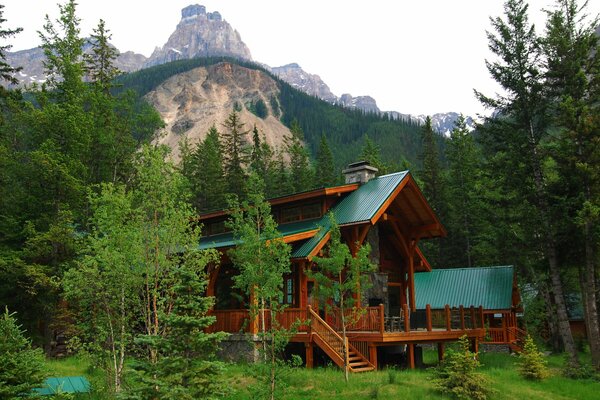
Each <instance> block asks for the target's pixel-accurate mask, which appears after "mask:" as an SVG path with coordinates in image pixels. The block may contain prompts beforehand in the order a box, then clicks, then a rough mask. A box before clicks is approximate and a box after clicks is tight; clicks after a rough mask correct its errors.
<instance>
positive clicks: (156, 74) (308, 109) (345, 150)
mask: <svg viewBox="0 0 600 400" xmlns="http://www.w3.org/2000/svg"><path fill="white" fill-rule="evenodd" d="M220 63H225V64H232V72H231V73H229V72H227V69H226V68H215V69H214V70H212V71H213V75H211V76H212V77H211V78H210V80H209V81H208V82H207V83H206V84H205V86H206V87H205V88H203V90H205V92H203V94H202V95H201V96H200V95H198V94H197V93H196V92H194V90H195V89H194V90H192V87H197V85H198V83H197V82H199V81H201V80H202V79H205V78H203V77H194V76H193V75H191V76H189V77H187V78H184V77H183V76H182V77H180V78H177V85H174V83H173V84H169V85H166V86H165V87H164V89H165V93H166V92H169V93H170V94H169V95H168V96H167V98H170V99H171V100H169V99H167V101H166V102H162V101H157V100H159V99H156V98H155V95H153V94H151V92H153V91H154V90H155V89H156V88H157V87H159V86H160V85H161V84H162V83H163V82H165V81H169V80H170V79H171V78H174V77H175V76H177V75H180V74H183V75H185V73H186V72H188V71H191V70H193V69H195V68H198V67H206V68H208V69H210V68H209V67H211V66H213V65H217V64H220ZM238 67H239V68H238ZM243 69H247V70H252V71H255V72H248V71H243ZM217 72H219V73H220V74H217ZM256 73H260V75H264V76H265V77H262V76H261V77H260V78H259V77H257V76H255V74H256ZM236 74H237V75H236ZM207 76H208V75H207ZM246 76H255V78H253V79H254V80H253V81H252V82H253V83H252V85H254V86H253V87H254V88H250V89H249V93H246V94H243V95H242V94H237V95H236V94H235V93H238V90H239V89H240V88H241V87H242V86H244V85H240V84H239V83H238V82H237V80H238V79H239V80H240V81H241V82H244V81H245V80H246V79H247V78H245V77H246ZM266 77H268V78H269V79H270V80H272V81H274V82H275V83H276V86H277V90H275V89H273V87H272V86H271V84H270V83H269V84H266V83H265V82H268V81H269V80H268V79H267V78H266ZM233 78H235V80H233V81H232V79H233ZM259 81H260V82H263V84H260V85H258V82H259ZM173 82H175V81H173ZM119 83H121V84H122V88H121V90H125V89H133V90H135V91H136V92H137V93H139V95H146V94H147V97H146V98H147V99H148V100H149V101H150V102H152V103H153V104H155V105H156V106H157V107H159V110H158V111H159V112H160V113H161V115H163V118H165V119H166V120H167V122H168V124H169V125H168V128H167V134H168V135H173V134H176V133H177V132H179V133H178V134H179V135H183V134H186V132H188V131H187V130H185V127H186V126H189V125H190V124H189V123H186V116H187V117H188V118H189V119H190V120H191V121H192V122H193V124H194V127H198V130H199V133H198V135H202V134H203V132H202V128H200V127H201V126H204V127H208V126H210V125H211V124H212V123H213V122H216V123H217V126H218V127H219V126H220V122H222V121H215V119H214V118H215V117H213V119H212V120H211V119H209V120H207V121H202V122H201V121H200V117H199V116H200V115H203V114H204V115H209V114H210V115H218V114H219V113H220V114H219V115H226V114H227V113H229V112H231V110H232V104H233V103H232V101H233V102H235V99H238V101H239V102H240V104H241V106H242V107H243V108H242V112H243V113H244V117H251V116H253V115H250V114H247V113H246V111H248V104H247V103H248V102H252V101H256V100H257V99H258V98H259V97H260V98H261V99H262V100H263V101H264V102H265V103H266V105H267V106H268V107H267V108H268V113H269V116H268V117H267V118H265V121H267V122H268V121H273V119H274V120H280V121H281V122H283V124H284V125H285V126H288V127H289V126H290V124H291V122H292V121H293V120H294V119H296V120H297V121H298V122H299V124H300V126H301V127H302V129H303V130H304V136H305V141H306V143H307V145H308V147H309V149H310V151H311V152H312V153H313V154H315V152H316V149H317V146H318V143H319V140H320V137H321V135H322V134H324V135H325V136H326V137H327V139H328V141H329V144H330V147H331V148H332V151H333V153H334V157H335V160H336V165H337V166H338V167H339V168H340V169H341V167H343V166H344V165H345V164H347V163H349V162H352V161H356V160H357V158H358V155H359V153H360V149H361V147H362V145H363V143H364V136H365V134H367V135H369V137H370V138H371V139H372V140H373V141H374V142H375V143H377V144H379V145H380V147H381V149H382V156H383V158H384V160H386V161H388V162H390V163H394V164H395V165H396V166H398V168H400V167H401V166H400V163H402V161H403V159H406V160H408V161H409V162H410V163H412V164H413V165H418V164H419V160H418V155H419V154H420V151H421V139H420V126H419V125H418V124H417V123H415V122H412V121H403V120H394V119H391V118H389V117H388V116H387V115H378V114H365V113H364V112H362V111H360V110H352V109H348V108H344V107H341V106H337V105H332V104H329V103H327V102H325V101H323V100H320V99H318V98H316V97H313V96H310V95H308V94H306V93H303V92H301V91H299V90H297V89H296V88H294V87H292V86H291V85H289V84H288V83H286V82H284V81H283V80H281V79H279V78H277V77H276V76H274V75H272V74H271V73H270V72H268V71H267V70H266V69H265V68H263V67H261V66H258V65H256V64H252V63H250V62H244V61H240V60H235V59H229V58H201V59H192V60H179V61H176V62H172V63H168V64H163V65H158V66H154V67H151V68H148V69H144V70H141V71H137V72H135V73H132V74H128V75H126V76H123V77H121V78H119ZM171 85H173V86H171ZM257 86H261V87H262V89H261V90H258V91H257V89H256V87H257ZM184 88H185V89H184ZM215 93H219V94H218V97H217V98H216V100H218V101H217V102H216V103H214V102H212V100H211V99H212V97H211V96H216V94H215ZM179 94H181V96H180V97H179V98H178V100H177V101H175V100H174V98H175V97H176V96H177V95H179ZM275 94H276V96H275V97H272V96H273V95H275ZM194 96H196V97H194ZM255 96H258V97H255ZM270 96H271V97H270ZM269 97H270V98H269ZM209 100H210V101H209ZM267 100H268V101H267ZM167 103H169V104H170V105H169V106H168V107H167V105H166V104H167ZM174 104H175V105H177V107H175V106H174ZM215 104H217V105H215ZM273 104H277V106H276V107H277V108H279V112H277V111H278V110H273ZM180 106H181V108H179V107H180ZM162 107H164V108H162ZM211 107H216V108H219V109H220V108H222V107H224V109H223V110H222V111H218V112H217V111H214V113H213V111H207V110H208V109H210V108H211ZM194 108H198V110H193V109H194ZM190 111H193V113H192V114H189V115H188V113H189V112H190ZM211 113H213V114H211ZM279 113H281V114H280V117H279V118H277V115H278V114H279ZM179 120H181V122H180V123H179V124H176V121H179ZM253 121H254V120H251V121H250V120H246V119H244V122H246V124H247V125H246V127H247V128H249V129H251V128H252V126H251V124H253V123H254V122H253ZM257 122H260V121H257ZM269 123H273V124H274V122H269ZM257 125H258V124H257ZM268 126H269V124H266V126H264V128H262V129H264V133H265V135H267V140H269V141H270V142H271V143H277V141H278V140H280V139H277V138H270V137H269V136H270V131H269V130H268ZM173 127H175V131H173ZM190 133H191V132H190ZM190 133H188V134H190ZM194 135H196V133H194V134H193V135H192V136H194ZM176 137H177V136H170V138H169V139H164V142H165V143H169V144H170V145H172V146H173V145H174V142H176V140H175V138H176ZM194 137H196V136H194ZM197 137H200V136H197Z"/></svg>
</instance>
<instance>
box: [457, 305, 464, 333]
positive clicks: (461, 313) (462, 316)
mask: <svg viewBox="0 0 600 400" xmlns="http://www.w3.org/2000/svg"><path fill="white" fill-rule="evenodd" d="M458 310H459V312H460V330H461V331H464V330H465V308H464V307H463V306H462V304H461V305H460V306H459V307H458Z"/></svg>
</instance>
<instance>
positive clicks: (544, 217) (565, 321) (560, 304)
mask: <svg viewBox="0 0 600 400" xmlns="http://www.w3.org/2000/svg"><path fill="white" fill-rule="evenodd" d="M529 150H530V157H531V165H532V169H533V181H534V185H535V198H536V203H537V206H538V210H539V213H540V217H541V218H540V223H541V224H540V225H541V226H540V229H541V232H540V233H541V237H542V238H544V239H545V243H544V250H545V255H546V258H547V259H548V267H549V272H550V283H551V286H550V287H551V290H552V293H553V294H554V304H555V305H556V317H557V325H558V333H559V334H560V337H561V340H562V342H563V345H564V346H565V350H566V351H567V353H568V354H569V362H570V363H571V366H573V367H579V358H578V356H577V349H576V348H575V342H574V341H573V335H572V334H571V327H570V326H569V317H568V315H567V306H566V304H565V297H564V295H563V289H562V282H561V280H560V268H559V266H558V257H557V254H556V242H555V240H554V233H553V231H552V224H551V217H550V207H549V206H548V199H547V197H546V191H545V188H544V176H543V174H542V168H541V164H540V156H539V154H538V149H537V147H536V139H535V134H534V128H533V123H532V121H531V120H529Z"/></svg>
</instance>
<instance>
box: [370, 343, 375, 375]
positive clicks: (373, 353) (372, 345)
mask: <svg viewBox="0 0 600 400" xmlns="http://www.w3.org/2000/svg"><path fill="white" fill-rule="evenodd" d="M369 361H370V362H371V364H373V366H374V367H375V369H377V346H375V345H374V344H373V343H369Z"/></svg>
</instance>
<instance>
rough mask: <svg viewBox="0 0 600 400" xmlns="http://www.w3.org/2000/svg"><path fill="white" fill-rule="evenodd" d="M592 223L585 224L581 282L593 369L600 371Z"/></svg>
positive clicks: (599, 333)
mask: <svg viewBox="0 0 600 400" xmlns="http://www.w3.org/2000/svg"><path fill="white" fill-rule="evenodd" d="M591 225H592V224H591V223H590V222H589V221H588V222H586V223H585V270H584V271H583V279H582V280H581V292H582V295H583V310H584V313H585V327H586V331H587V337H588V341H589V343H590V352H591V354H592V367H593V368H594V369H595V370H597V371H598V370H600V328H599V327H598V307H597V304H598V303H597V298H596V262H595V261H596V253H595V251H594V241H593V239H592V233H591V231H592V229H591Z"/></svg>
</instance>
